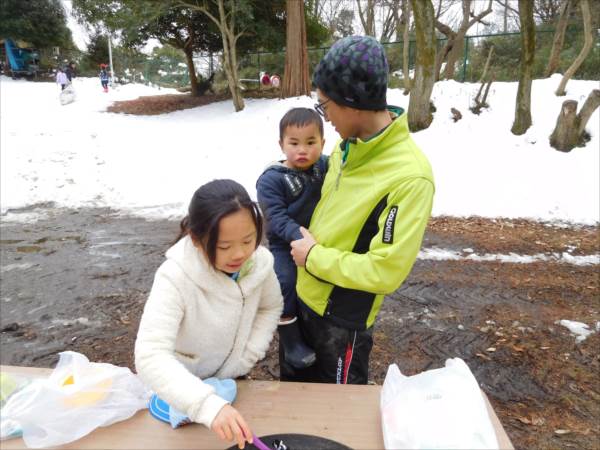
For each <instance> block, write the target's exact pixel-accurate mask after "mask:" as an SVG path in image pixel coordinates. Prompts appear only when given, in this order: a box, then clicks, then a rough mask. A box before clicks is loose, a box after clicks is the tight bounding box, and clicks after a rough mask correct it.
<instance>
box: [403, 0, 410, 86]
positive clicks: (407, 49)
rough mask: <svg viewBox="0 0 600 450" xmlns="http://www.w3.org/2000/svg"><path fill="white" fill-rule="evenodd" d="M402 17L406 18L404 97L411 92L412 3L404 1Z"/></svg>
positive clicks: (404, 34) (407, 0)
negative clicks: (410, 35) (410, 33)
mask: <svg viewBox="0 0 600 450" xmlns="http://www.w3.org/2000/svg"><path fill="white" fill-rule="evenodd" d="M403 2H404V5H402V15H403V16H404V32H403V34H402V73H403V76H404V95H407V94H408V93H409V92H410V85H411V82H410V61H409V53H410V39H409V31H410V1H409V0H403Z"/></svg>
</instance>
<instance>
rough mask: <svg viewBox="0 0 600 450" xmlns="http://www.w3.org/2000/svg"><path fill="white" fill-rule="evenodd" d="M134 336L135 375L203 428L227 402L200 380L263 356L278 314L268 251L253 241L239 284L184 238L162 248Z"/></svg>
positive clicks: (235, 371) (239, 369) (229, 373)
mask: <svg viewBox="0 0 600 450" xmlns="http://www.w3.org/2000/svg"><path fill="white" fill-rule="evenodd" d="M166 256H167V260H166V261H165V262H164V263H163V264H162V265H161V266H160V267H159V269H158V271H157V272H156V275H155V277H154V284H153V285H152V291H151V292H150V296H149V297H148V301H147V302H146V305H145V307H144V313H143V314H142V319H141V321H140V328H139V331H138V335H137V340H136V342H135V366H136V370H137V372H138V375H139V376H140V378H141V379H142V381H143V382H144V383H145V384H146V385H147V386H148V387H150V388H151V389H152V390H153V391H155V392H156V393H157V394H158V396H159V397H160V398H161V399H163V400H165V401H166V402H167V403H169V404H170V405H172V406H173V407H175V408H176V409H178V410H180V411H182V412H185V413H187V415H188V417H190V419H192V420H193V421H194V422H198V423H203V424H205V425H206V426H207V427H209V428H210V426H211V424H212V421H213V419H214V418H215V416H216V415H217V413H218V412H219V411H220V410H221V408H222V407H223V406H224V405H225V404H226V403H227V402H226V401H225V400H223V399H222V398H221V397H219V396H217V395H216V394H215V391H214V389H213V388H212V387H211V386H209V385H207V384H204V383H203V382H202V379H203V378H208V377H211V376H215V377H218V378H235V377H238V376H240V375H244V374H246V373H248V372H249V371H250V369H251V368H252V367H253V366H254V364H255V363H256V362H257V361H258V360H260V359H262V358H264V356H265V352H266V351H267V349H268V347H269V343H270V342H271V339H272V338H273V333H274V332H275V329H276V327H277V323H278V321H279V316H280V315H281V311H282V307H283V302H282V297H281V290H280V287H279V283H278V282H277V278H276V276H275V272H274V271H273V256H272V255H271V253H270V252H269V251H268V250H267V249H266V248H264V247H262V246H260V247H258V249H256V251H255V252H254V254H253V255H252V257H251V259H250V260H249V261H250V264H251V266H250V270H249V272H248V273H246V274H245V275H244V276H243V277H241V278H240V279H239V280H238V282H236V281H234V280H233V279H231V278H230V277H229V276H227V275H225V274H224V273H222V272H220V271H216V270H214V269H213V268H212V267H211V266H210V265H209V263H208V261H207V259H206V257H205V256H204V254H203V253H201V252H200V251H198V249H197V248H196V247H194V245H193V243H192V241H191V239H190V237H189V236H186V237H184V238H183V239H181V240H180V241H179V242H177V243H176V244H175V245H174V246H173V247H171V248H170V249H169V250H168V251H167V254H166Z"/></svg>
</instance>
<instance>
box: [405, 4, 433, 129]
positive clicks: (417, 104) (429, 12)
mask: <svg viewBox="0 0 600 450" xmlns="http://www.w3.org/2000/svg"><path fill="white" fill-rule="evenodd" d="M411 5H412V10H413V14H414V20H415V32H416V37H417V51H416V55H417V60H416V64H415V79H414V83H413V86H412V88H411V91H410V99H409V102H408V126H409V128H410V130H411V131H419V130H423V129H425V128H427V127H429V125H430V124H431V121H432V120H433V116H432V115H431V109H430V103H429V102H430V98H431V92H432V91H433V84H434V83H435V50H436V38H435V25H434V22H435V17H434V11H433V4H432V3H431V0H411Z"/></svg>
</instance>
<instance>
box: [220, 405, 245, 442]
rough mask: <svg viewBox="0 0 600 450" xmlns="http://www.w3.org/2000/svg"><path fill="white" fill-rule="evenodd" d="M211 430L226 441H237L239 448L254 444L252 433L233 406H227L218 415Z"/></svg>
mask: <svg viewBox="0 0 600 450" xmlns="http://www.w3.org/2000/svg"><path fill="white" fill-rule="evenodd" d="M211 429H212V430H213V431H214V432H215V433H217V435H218V436H219V437H220V438H221V439H223V440H224V441H232V440H234V439H235V440H236V441H237V444H238V447H239V448H244V445H246V442H249V443H250V444H251V443H252V431H250V427H248V424H247V423H246V421H245V420H244V418H243V417H242V415H241V414H240V413H239V412H238V411H237V409H235V408H234V407H233V406H231V405H225V406H223V408H221V411H219V413H218V414H217V416H216V417H215V419H214V420H213V423H212V425H211Z"/></svg>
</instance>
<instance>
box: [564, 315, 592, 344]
mask: <svg viewBox="0 0 600 450" xmlns="http://www.w3.org/2000/svg"><path fill="white" fill-rule="evenodd" d="M556 323H557V324H559V325H562V326H563V327H566V328H568V329H569V331H570V332H571V334H573V335H575V336H576V337H575V341H576V342H577V343H579V342H582V341H585V339H586V338H587V337H588V336H589V335H590V334H592V333H593V332H594V330H593V329H592V330H590V327H589V326H587V325H586V324H585V323H582V322H575V321H573V320H567V319H562V320H557V321H556ZM599 323H600V322H599ZM596 328H598V323H596ZM596 331H598V330H597V329H596Z"/></svg>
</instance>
